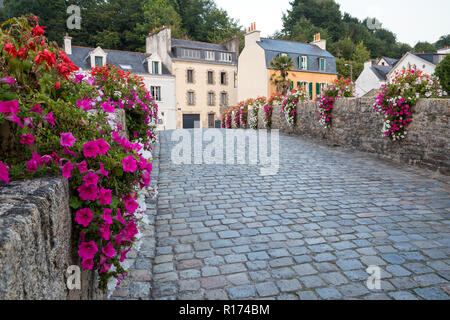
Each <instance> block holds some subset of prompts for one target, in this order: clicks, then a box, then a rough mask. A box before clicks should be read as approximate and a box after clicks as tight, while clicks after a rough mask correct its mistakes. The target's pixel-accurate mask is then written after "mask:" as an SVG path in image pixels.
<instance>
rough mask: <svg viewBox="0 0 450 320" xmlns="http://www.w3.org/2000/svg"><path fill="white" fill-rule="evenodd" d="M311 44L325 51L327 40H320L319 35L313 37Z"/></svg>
mask: <svg viewBox="0 0 450 320" xmlns="http://www.w3.org/2000/svg"><path fill="white" fill-rule="evenodd" d="M311 44H313V45H315V46H317V47H319V48H320V49H322V50H327V40H325V39H320V33H316V34H315V35H314V41H313V42H311Z"/></svg>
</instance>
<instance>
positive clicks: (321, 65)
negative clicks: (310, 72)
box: [319, 58, 325, 71]
mask: <svg viewBox="0 0 450 320" xmlns="http://www.w3.org/2000/svg"><path fill="white" fill-rule="evenodd" d="M319 65H320V71H325V59H324V58H320V59H319Z"/></svg>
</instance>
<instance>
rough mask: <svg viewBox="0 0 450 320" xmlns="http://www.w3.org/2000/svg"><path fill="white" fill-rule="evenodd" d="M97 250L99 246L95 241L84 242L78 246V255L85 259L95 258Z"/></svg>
mask: <svg viewBox="0 0 450 320" xmlns="http://www.w3.org/2000/svg"><path fill="white" fill-rule="evenodd" d="M97 251H98V248H97V245H96V244H95V242H94V241H90V242H82V243H80V245H79V246H78V255H79V256H80V258H82V259H83V260H89V259H92V258H94V256H95V254H96V253H97Z"/></svg>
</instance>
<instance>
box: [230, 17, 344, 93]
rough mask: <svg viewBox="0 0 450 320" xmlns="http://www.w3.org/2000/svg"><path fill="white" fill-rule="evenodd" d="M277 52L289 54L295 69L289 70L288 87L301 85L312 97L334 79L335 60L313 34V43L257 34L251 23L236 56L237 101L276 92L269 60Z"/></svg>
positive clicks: (323, 42)
mask: <svg viewBox="0 0 450 320" xmlns="http://www.w3.org/2000/svg"><path fill="white" fill-rule="evenodd" d="M279 55H286V56H290V57H291V58H292V60H293V61H294V69H293V70H291V71H289V75H288V79H289V81H290V83H291V89H293V88H295V87H299V86H300V87H302V88H304V89H305V90H306V92H307V93H308V94H309V97H310V99H311V100H313V99H315V98H316V96H318V95H319V94H320V93H321V90H322V89H323V88H324V87H325V86H326V85H327V84H329V83H331V82H333V80H335V79H336V78H337V72H336V60H335V58H334V56H333V55H332V54H331V53H329V52H328V51H326V41H325V40H323V39H320V34H317V35H316V36H315V39H314V41H313V42H312V43H310V44H308V43H300V42H293V41H285V40H274V39H267V38H261V37H260V31H258V30H256V27H255V26H254V25H252V28H250V30H249V32H248V33H247V34H246V35H245V47H244V49H243V51H242V52H241V54H240V56H239V70H238V100H239V101H242V100H245V99H248V98H256V97H259V96H267V97H270V96H271V95H273V94H274V93H276V86H275V85H274V84H273V82H272V81H271V77H272V75H273V74H274V73H277V71H276V70H274V69H273V68H272V67H271V66H270V62H271V61H272V60H273V59H274V58H275V57H277V56H279Z"/></svg>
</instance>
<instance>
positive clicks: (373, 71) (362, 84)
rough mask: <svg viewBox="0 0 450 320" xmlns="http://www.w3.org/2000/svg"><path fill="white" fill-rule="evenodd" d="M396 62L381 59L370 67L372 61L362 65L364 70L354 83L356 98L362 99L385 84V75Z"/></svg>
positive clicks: (391, 59) (385, 58)
mask: <svg viewBox="0 0 450 320" xmlns="http://www.w3.org/2000/svg"><path fill="white" fill-rule="evenodd" d="M397 62H398V60H397V59H393V58H388V57H382V58H381V59H380V61H378V63H377V64H376V65H372V61H368V62H366V63H364V70H363V71H362V72H361V74H360V75H359V77H358V79H357V80H356V81H355V94H356V96H357V97H362V96H364V95H366V94H368V93H369V92H371V91H372V90H378V89H379V88H380V87H381V85H382V84H384V83H386V79H387V77H386V76H387V74H388V73H389V72H390V71H391V70H392V68H393V67H394V66H395V64H396V63H397Z"/></svg>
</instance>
